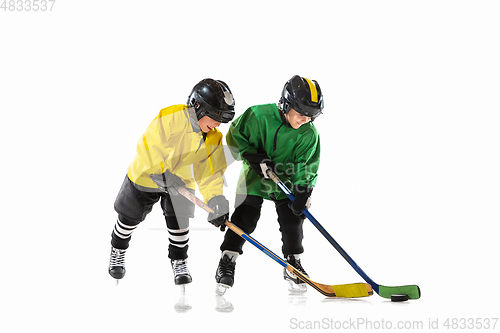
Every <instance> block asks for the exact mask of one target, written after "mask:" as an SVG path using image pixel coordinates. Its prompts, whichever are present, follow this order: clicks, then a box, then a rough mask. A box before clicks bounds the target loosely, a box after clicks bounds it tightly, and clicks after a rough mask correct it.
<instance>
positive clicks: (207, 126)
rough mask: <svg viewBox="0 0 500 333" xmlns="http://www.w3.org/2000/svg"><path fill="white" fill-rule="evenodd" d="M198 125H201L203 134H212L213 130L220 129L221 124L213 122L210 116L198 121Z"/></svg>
mask: <svg viewBox="0 0 500 333" xmlns="http://www.w3.org/2000/svg"><path fill="white" fill-rule="evenodd" d="M198 124H199V125H200V128H201V131H202V132H203V133H208V132H210V131H211V130H212V129H213V128H216V127H219V126H220V122H218V121H215V120H213V119H212V118H210V117H208V116H203V118H201V119H200V120H198Z"/></svg>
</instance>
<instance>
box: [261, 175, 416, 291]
mask: <svg viewBox="0 0 500 333" xmlns="http://www.w3.org/2000/svg"><path fill="white" fill-rule="evenodd" d="M267 175H268V176H269V177H270V178H271V179H272V180H273V182H274V183H275V184H276V185H278V187H279V188H280V189H281V190H282V191H283V193H285V194H286V196H287V197H288V198H289V199H290V200H292V201H293V200H294V196H293V194H292V192H291V191H290V190H289V189H288V187H286V185H285V184H284V183H283V182H282V181H281V179H280V178H279V177H278V176H277V175H276V174H275V173H274V172H272V171H271V170H268V172H267ZM302 213H303V214H304V215H305V216H306V217H307V219H308V220H309V221H310V222H311V223H312V224H313V225H314V226H315V227H316V229H318V231H319V232H320V233H321V234H322V235H323V236H324V237H325V238H326V239H327V240H328V242H329V243H330V244H331V245H333V247H334V248H335V249H336V250H337V251H338V252H339V253H340V255H342V257H344V259H345V260H346V261H347V262H348V263H349V264H350V265H351V267H352V268H354V270H355V271H356V272H357V273H358V274H359V275H360V276H361V277H362V278H363V279H364V280H365V281H366V282H367V283H368V284H369V285H370V286H371V287H372V288H373V290H374V291H375V292H376V293H377V294H378V295H379V296H381V297H384V298H391V295H394V294H406V295H408V298H410V299H419V298H420V288H419V287H418V286H417V285H408V286H398V287H386V286H382V285H379V284H378V283H376V282H375V281H373V280H372V279H371V278H370V277H369V276H368V275H367V274H366V273H365V272H364V271H363V270H362V269H361V267H359V266H358V264H356V262H355V261H354V260H353V259H352V258H351V257H350V256H349V255H348V254H347V252H345V250H344V249H343V248H342V247H341V246H340V244H339V243H337V241H335V239H333V237H332V236H331V235H330V234H329V233H328V232H327V231H326V229H325V228H323V226H322V225H321V224H320V223H319V222H318V220H316V219H315V218H314V216H312V214H311V212H309V210H308V209H304V210H303V211H302Z"/></svg>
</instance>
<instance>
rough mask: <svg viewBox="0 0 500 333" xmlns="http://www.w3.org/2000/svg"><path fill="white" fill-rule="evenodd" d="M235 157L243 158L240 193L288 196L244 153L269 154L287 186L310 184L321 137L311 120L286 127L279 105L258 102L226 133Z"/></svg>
mask: <svg viewBox="0 0 500 333" xmlns="http://www.w3.org/2000/svg"><path fill="white" fill-rule="evenodd" d="M226 141H227V144H228V146H229V148H230V150H231V153H232V154H233V156H234V158H235V159H237V160H242V161H243V168H242V170H241V173H240V176H239V179H238V185H237V190H236V193H237V194H246V195H256V196H261V197H263V198H265V199H270V195H271V194H273V195H274V197H275V198H276V199H285V198H286V195H285V194H284V193H283V192H282V191H281V190H280V189H279V187H277V186H276V184H275V183H274V182H273V181H272V180H270V179H269V180H266V179H263V178H262V177H261V176H259V175H258V174H257V173H256V172H255V171H254V170H253V169H252V168H251V167H250V164H249V163H248V161H247V160H246V159H244V158H242V156H241V155H242V154H243V153H266V154H267V156H268V157H269V158H270V159H271V160H272V161H273V163H274V164H275V165H276V174H277V176H278V177H279V178H280V179H281V180H282V181H283V183H285V185H287V187H288V188H293V185H302V186H306V187H311V186H314V185H315V184H316V179H317V172H318V168H319V160H320V140H319V134H318V131H317V130H316V127H315V126H314V125H313V124H312V123H307V124H304V125H302V126H301V127H300V128H298V129H293V128H291V127H288V126H286V125H285V124H284V123H283V121H282V120H281V117H280V114H279V110H278V107H277V105H276V104H263V105H256V106H252V107H250V108H248V109H247V110H246V111H245V112H244V113H243V114H242V115H241V116H239V117H238V118H237V119H235V120H234V121H233V122H232V123H231V126H230V128H229V131H228V133H227V135H226Z"/></svg>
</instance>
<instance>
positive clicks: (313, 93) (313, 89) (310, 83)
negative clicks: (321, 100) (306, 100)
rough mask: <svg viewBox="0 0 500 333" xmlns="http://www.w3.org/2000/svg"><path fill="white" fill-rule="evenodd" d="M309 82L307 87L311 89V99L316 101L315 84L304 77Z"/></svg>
mask: <svg viewBox="0 0 500 333" xmlns="http://www.w3.org/2000/svg"><path fill="white" fill-rule="evenodd" d="M304 80H306V81H307V83H308V84H309V88H310V89H311V101H313V102H315V103H317V102H318V91H317V90H316V85H315V84H314V83H312V82H311V80H309V79H306V78H304Z"/></svg>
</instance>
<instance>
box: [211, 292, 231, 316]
mask: <svg viewBox="0 0 500 333" xmlns="http://www.w3.org/2000/svg"><path fill="white" fill-rule="evenodd" d="M215 304H216V305H215V311H217V312H233V310H234V306H233V304H231V303H230V302H228V301H226V299H225V298H224V297H222V296H220V295H216V296H215Z"/></svg>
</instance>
